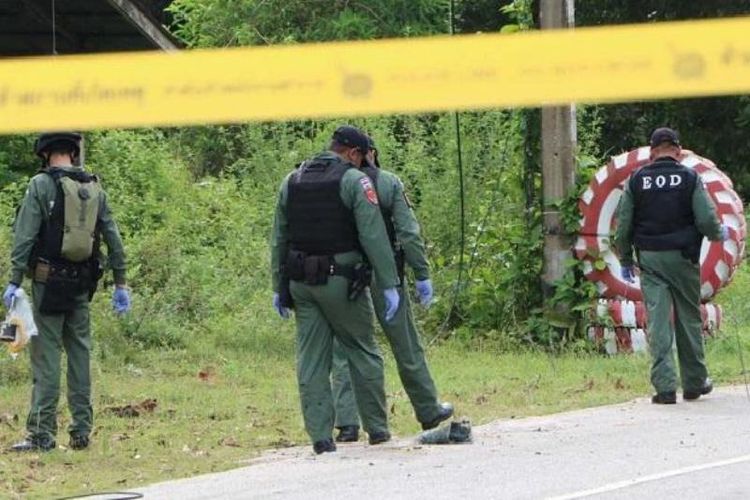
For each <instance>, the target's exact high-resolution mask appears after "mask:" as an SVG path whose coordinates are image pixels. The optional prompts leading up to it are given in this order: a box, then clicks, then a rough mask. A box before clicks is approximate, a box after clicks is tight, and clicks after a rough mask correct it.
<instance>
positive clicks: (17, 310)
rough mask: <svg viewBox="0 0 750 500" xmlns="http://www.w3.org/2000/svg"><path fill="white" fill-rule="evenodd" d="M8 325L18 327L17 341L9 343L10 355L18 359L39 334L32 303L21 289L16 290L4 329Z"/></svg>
mask: <svg viewBox="0 0 750 500" xmlns="http://www.w3.org/2000/svg"><path fill="white" fill-rule="evenodd" d="M6 325H15V327H16V338H15V340H13V341H12V342H8V343H7V345H8V351H9V352H10V355H11V356H12V357H13V358H16V356H18V353H19V352H21V350H22V349H23V348H24V346H25V345H26V344H28V342H29V339H31V337H34V336H36V335H37V334H38V331H37V329H36V324H35V323H34V313H33V312H32V311H31V302H30V301H29V297H28V295H26V292H24V291H23V289H21V288H19V289H18V290H16V293H15V297H14V298H13V303H12V304H11V306H10V310H9V311H8V316H7V317H6V318H5V322H4V323H3V327H5V326H6Z"/></svg>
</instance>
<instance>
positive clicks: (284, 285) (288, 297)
mask: <svg viewBox="0 0 750 500" xmlns="http://www.w3.org/2000/svg"><path fill="white" fill-rule="evenodd" d="M290 281H291V280H290V279H289V272H288V271H287V269H286V266H285V265H283V266H281V269H279V305H280V306H281V307H286V308H287V309H294V299H292V292H291V290H290V288H289V283H290Z"/></svg>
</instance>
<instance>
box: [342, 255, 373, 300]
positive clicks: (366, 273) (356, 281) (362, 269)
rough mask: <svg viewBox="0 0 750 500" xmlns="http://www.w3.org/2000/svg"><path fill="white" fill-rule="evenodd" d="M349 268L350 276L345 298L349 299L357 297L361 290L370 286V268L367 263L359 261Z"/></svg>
mask: <svg viewBox="0 0 750 500" xmlns="http://www.w3.org/2000/svg"><path fill="white" fill-rule="evenodd" d="M349 269H350V271H351V277H350V281H349V288H348V289H347V298H348V299H349V300H357V297H359V295H360V294H361V293H362V291H363V290H364V289H365V288H367V287H368V286H370V282H371V281H372V269H371V268H370V266H369V264H366V263H361V262H360V263H358V264H354V266H352V267H350V268H349ZM342 274H343V273H342Z"/></svg>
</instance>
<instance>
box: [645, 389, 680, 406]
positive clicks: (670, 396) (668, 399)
mask: <svg viewBox="0 0 750 500" xmlns="http://www.w3.org/2000/svg"><path fill="white" fill-rule="evenodd" d="M651 402H652V403H654V404H655V405H673V404H676V403H677V393H676V392H675V391H667V392H660V393H658V394H654V395H653V396H652V397H651Z"/></svg>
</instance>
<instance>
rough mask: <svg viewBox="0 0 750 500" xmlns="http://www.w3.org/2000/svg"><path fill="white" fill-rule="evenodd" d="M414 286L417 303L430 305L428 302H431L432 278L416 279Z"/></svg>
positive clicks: (425, 305)
mask: <svg viewBox="0 0 750 500" xmlns="http://www.w3.org/2000/svg"><path fill="white" fill-rule="evenodd" d="M416 287H417V297H419V303H420V304H422V306H424V307H430V304H432V280H430V279H426V280H418V281H417V283H416Z"/></svg>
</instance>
